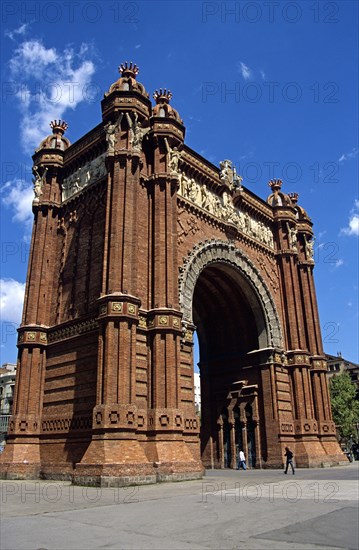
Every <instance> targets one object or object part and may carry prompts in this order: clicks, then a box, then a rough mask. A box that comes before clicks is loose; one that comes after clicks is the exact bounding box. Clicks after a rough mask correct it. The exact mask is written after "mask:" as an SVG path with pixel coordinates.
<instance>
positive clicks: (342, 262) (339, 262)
mask: <svg viewBox="0 0 359 550" xmlns="http://www.w3.org/2000/svg"><path fill="white" fill-rule="evenodd" d="M342 265H344V260H342V259H341V258H339V259H338V260H336V262H335V264H334V267H335V268H337V267H340V266H342Z"/></svg>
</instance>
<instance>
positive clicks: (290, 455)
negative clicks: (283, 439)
mask: <svg viewBox="0 0 359 550" xmlns="http://www.w3.org/2000/svg"><path fill="white" fill-rule="evenodd" d="M284 456H285V457H286V459H287V462H286V465H285V472H284V473H285V474H286V473H287V472H288V466H289V464H290V466H291V468H292V473H293V475H294V474H295V471H294V466H293V453H292V451H291V450H290V449H289V448H288V447H286V448H285V454H284Z"/></svg>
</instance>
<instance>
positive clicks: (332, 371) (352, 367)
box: [326, 352, 359, 399]
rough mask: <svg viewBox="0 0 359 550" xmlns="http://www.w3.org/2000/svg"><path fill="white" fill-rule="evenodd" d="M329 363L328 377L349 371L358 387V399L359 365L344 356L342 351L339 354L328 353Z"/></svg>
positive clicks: (358, 388) (358, 390)
mask: <svg viewBox="0 0 359 550" xmlns="http://www.w3.org/2000/svg"><path fill="white" fill-rule="evenodd" d="M326 358H327V365H328V372H327V376H328V378H332V376H335V375H336V374H341V373H343V372H347V373H348V374H349V375H350V378H351V381H352V383H353V384H354V385H355V387H356V391H357V399H359V365H357V364H356V363H352V362H351V361H349V360H348V359H344V358H343V357H342V354H341V352H338V354H337V355H329V354H326Z"/></svg>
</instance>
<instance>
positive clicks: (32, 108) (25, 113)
mask: <svg viewBox="0 0 359 550" xmlns="http://www.w3.org/2000/svg"><path fill="white" fill-rule="evenodd" d="M91 55H92V51H91V47H90V46H89V44H81V46H80V48H79V51H78V52H75V51H74V50H73V49H72V48H65V49H64V50H63V51H57V50H56V49H55V48H46V47H45V46H44V45H43V43H42V42H41V41H40V40H37V39H31V40H26V41H24V42H22V43H21V44H20V45H19V46H18V47H17V48H16V49H15V51H14V55H13V56H12V58H11V59H10V61H9V67H10V75H11V78H12V79H13V81H14V82H15V83H16V85H17V94H16V99H17V100H18V107H19V110H20V112H21V114H22V119H21V121H22V122H21V128H20V132H21V142H22V146H23V149H24V151H25V153H26V154H30V153H31V152H33V149H34V148H36V147H38V145H39V143H40V142H41V140H42V139H43V138H44V137H46V136H47V135H48V134H49V123H50V121H51V120H53V119H59V118H60V119H61V118H63V115H64V113H65V111H66V110H67V109H75V108H76V107H77V105H78V104H79V103H81V102H82V101H88V100H91V97H90V93H87V90H88V89H89V88H88V87H89V85H90V84H91V79H92V76H93V74H94V72H95V65H94V63H93V61H92V60H91V59H90V57H91ZM91 91H92V92H93V90H91Z"/></svg>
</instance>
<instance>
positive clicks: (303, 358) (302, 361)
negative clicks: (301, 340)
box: [287, 350, 310, 367]
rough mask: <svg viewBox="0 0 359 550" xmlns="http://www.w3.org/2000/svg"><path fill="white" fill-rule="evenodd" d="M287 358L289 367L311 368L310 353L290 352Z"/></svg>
mask: <svg viewBox="0 0 359 550" xmlns="http://www.w3.org/2000/svg"><path fill="white" fill-rule="evenodd" d="M287 358H288V365H289V366H292V365H295V366H296V367H299V366H305V367H309V366H310V356H309V354H308V352H306V351H291V350H290V351H288V352H287Z"/></svg>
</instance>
